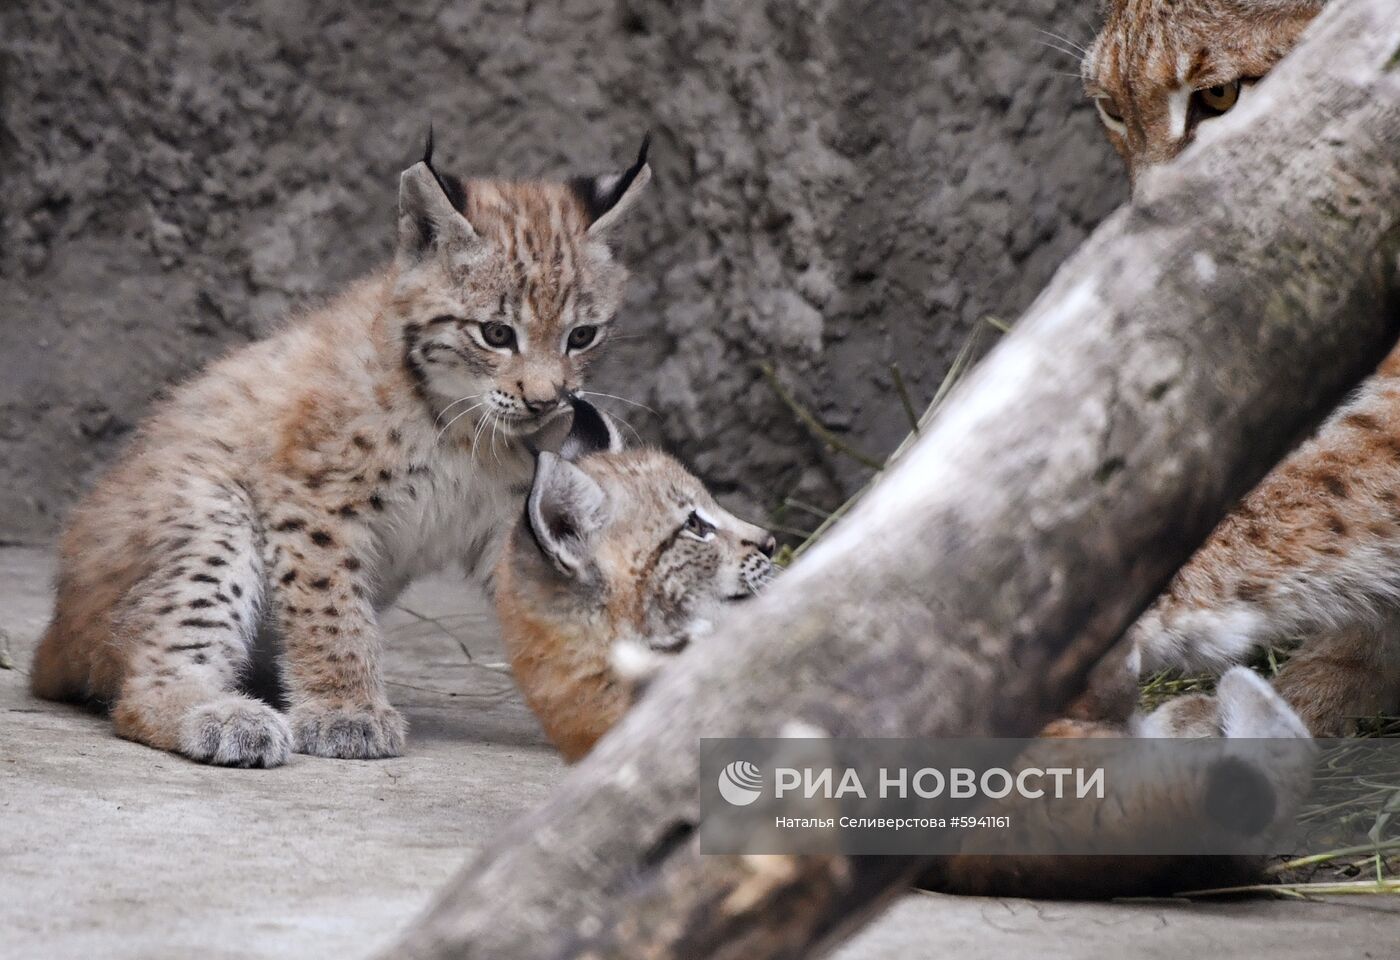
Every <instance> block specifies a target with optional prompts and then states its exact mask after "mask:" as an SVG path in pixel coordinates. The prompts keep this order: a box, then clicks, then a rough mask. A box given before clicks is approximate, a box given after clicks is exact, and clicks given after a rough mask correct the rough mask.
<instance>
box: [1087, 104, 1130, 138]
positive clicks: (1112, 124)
mask: <svg viewBox="0 0 1400 960" xmlns="http://www.w3.org/2000/svg"><path fill="white" fill-rule="evenodd" d="M1094 106H1096V107H1098V108H1099V119H1100V120H1102V121H1103V125H1104V126H1105V127H1108V129H1110V130H1112V131H1113V132H1114V133H1117V134H1125V133H1127V132H1128V124H1127V121H1125V120H1124V119H1123V111H1122V110H1120V109H1119V108H1118V102H1117V101H1116V100H1114V99H1113V98H1112V97H1106V96H1105V97H1095V98H1094Z"/></svg>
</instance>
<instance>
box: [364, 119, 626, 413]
mask: <svg viewBox="0 0 1400 960" xmlns="http://www.w3.org/2000/svg"><path fill="white" fill-rule="evenodd" d="M646 153H647V142H646V141H643V143H642V148H641V152H640V153H639V154H638V156H637V159H636V162H635V163H633V164H632V166H630V167H628V168H627V169H626V170H625V171H623V172H622V173H620V174H613V175H608V176H600V177H587V178H576V179H574V180H571V181H569V182H567V183H551V182H538V181H536V182H511V181H504V180H485V179H471V180H459V179H458V178H456V177H453V176H450V175H448V174H443V173H439V172H438V171H437V170H436V169H435V168H434V167H433V162H432V137H431V135H430V136H429V138H428V148H427V151H426V152H425V155H424V157H423V160H422V161H420V162H419V163H416V164H414V165H413V166H412V167H410V168H409V169H408V170H406V171H404V173H403V176H402V177H401V178H400V180H399V244H398V254H397V270H396V274H395V281H394V292H393V298H392V304H391V310H392V311H393V316H394V319H395V320H396V321H397V323H398V325H399V327H400V328H401V330H402V337H403V341H402V349H403V361H404V365H405V368H406V369H407V371H408V373H409V375H410V376H411V377H412V379H413V382H414V385H415V389H416V390H417V391H418V392H419V393H420V394H421V395H422V396H423V397H424V399H425V400H427V401H428V403H429V405H430V406H431V407H432V408H433V409H434V410H435V411H436V412H437V413H439V414H440V413H442V412H444V411H445V410H446V409H447V408H448V407H449V406H456V405H457V404H458V403H460V404H461V407H460V410H459V411H457V412H461V413H463V414H464V415H466V419H467V420H468V425H473V426H474V425H477V424H481V423H485V422H489V423H490V424H491V426H492V428H493V429H496V428H500V429H502V430H503V431H504V432H505V433H507V434H508V435H518V434H525V433H532V432H534V431H536V430H538V429H539V428H540V427H541V426H543V425H544V424H545V423H546V422H548V421H549V420H551V419H553V417H554V416H555V415H557V414H558V413H560V412H562V410H563V409H565V407H566V400H567V397H568V395H569V393H570V392H571V391H572V390H574V389H576V388H577V387H578V386H579V385H580V383H581V381H582V377H583V374H584V370H585V368H586V367H587V366H588V364H589V362H590V361H591V360H592V359H593V358H594V356H596V354H597V350H598V348H599V347H600V346H601V345H602V344H603V343H604V342H605V341H606V340H607V339H608V335H609V332H610V330H611V326H612V323H613V318H614V315H615V314H616V312H617V309H618V307H619V305H620V304H621V301H622V291H623V285H624V282H625V281H626V279H627V271H626V270H625V269H624V268H623V266H622V265H621V264H619V263H617V262H616V261H615V260H614V259H613V254H612V250H611V248H610V246H609V243H608V240H609V236H610V233H611V231H612V230H613V228H614V227H615V226H616V225H617V223H618V222H619V221H620V220H621V219H622V218H623V217H624V216H625V215H626V213H627V211H628V209H629V208H630V207H631V206H632V205H633V204H634V203H635V202H636V199H637V196H638V195H639V194H640V193H641V191H642V189H643V188H644V187H645V186H646V184H647V182H648V181H649V180H650V179H651V168H650V167H649V166H648V165H647V159H646Z"/></svg>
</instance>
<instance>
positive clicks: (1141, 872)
mask: <svg viewBox="0 0 1400 960" xmlns="http://www.w3.org/2000/svg"><path fill="white" fill-rule="evenodd" d="M1040 735H1041V737H1042V738H1045V739H1048V740H1063V739H1079V738H1086V737H1088V738H1105V737H1106V738H1113V739H1121V738H1124V737H1157V738H1195V737H1225V738H1252V739H1259V738H1271V739H1279V740H1300V739H1301V740H1306V739H1308V730H1307V727H1305V726H1304V725H1303V721H1302V720H1301V719H1299V717H1298V715H1297V714H1296V713H1294V712H1293V710H1292V709H1291V708H1290V707H1289V706H1288V704H1287V703H1285V702H1284V701H1283V699H1282V698H1281V697H1280V696H1279V695H1278V694H1277V693H1275V692H1274V690H1273V688H1272V687H1270V686H1269V684H1268V683H1267V682H1266V681H1265V680H1264V679H1263V678H1261V677H1260V676H1259V675H1258V674H1256V673H1254V672H1253V671H1251V670H1249V669H1247V668H1245V667H1235V668H1233V669H1231V670H1229V671H1227V672H1226V673H1225V675H1224V676H1222V677H1221V678H1220V683H1219V685H1218V686H1217V688H1216V693H1215V695H1214V696H1204V695H1201V694H1191V695H1187V696H1181V697H1176V698H1175V699H1173V700H1169V701H1168V702H1167V703H1165V704H1163V705H1162V706H1161V707H1158V708H1157V709H1156V710H1155V711H1153V712H1152V713H1150V714H1148V715H1146V716H1135V717H1133V718H1132V720H1131V721H1130V722H1129V723H1127V724H1114V723H1105V722H1082V721H1074V720H1057V721H1055V722H1054V723H1051V724H1050V725H1049V726H1047V727H1046V728H1045V729H1044V730H1043V731H1041V734H1040ZM1297 747H1298V749H1291V748H1284V749H1281V750H1278V751H1275V752H1274V756H1275V760H1276V762H1274V763H1269V764H1266V763H1264V762H1262V761H1261V758H1262V757H1264V756H1268V753H1266V752H1265V751H1264V749H1263V748H1262V746H1261V745H1256V750H1257V752H1250V753H1242V754H1240V757H1239V759H1238V760H1237V761H1234V760H1232V761H1229V762H1227V763H1222V764H1218V765H1212V766H1206V767H1204V768H1201V767H1199V766H1198V767H1197V768H1196V769H1192V770H1188V771H1186V772H1184V773H1183V774H1182V775H1181V776H1172V777H1169V778H1162V779H1158V778H1157V777H1156V776H1153V777H1151V778H1149V779H1148V780H1146V781H1145V782H1143V783H1140V784H1139V785H1138V787H1137V789H1136V790H1134V791H1130V792H1128V796H1127V798H1126V800H1125V801H1124V802H1123V803H1122V805H1121V807H1119V809H1118V813H1117V816H1105V815H1104V811H1103V810H1102V809H1100V808H1098V807H1094V806H1089V805H1086V806H1083V807H1077V808H1071V812H1082V813H1083V817H1082V818H1081V819H1080V820H1078V821H1075V820H1070V821H1064V820H1058V821H1048V820H1047V819H1046V817H1045V813H1044V811H1045V808H1044V807H1041V806H1039V805H1037V804H1036V803H1035V801H1028V800H1022V799H1017V798H1016V797H1015V796H1014V795H1013V796H1011V797H1008V798H1007V799H1005V800H1000V801H993V802H990V803H989V804H988V806H987V809H985V810H984V811H982V812H984V813H986V814H987V815H1003V816H1009V817H1011V820H1012V823H1013V828H1014V829H1017V830H1020V831H1024V832H1026V833H1028V834H1033V835H1035V836H1036V837H1037V839H1038V840H1039V841H1040V842H1045V841H1046V839H1047V838H1055V837H1064V838H1065V841H1064V842H1063V844H1062V846H1063V847H1065V848H1067V849H1073V848H1074V847H1075V845H1076V843H1075V838H1076V837H1080V838H1082V837H1085V836H1092V837H1093V838H1094V840H1095V842H1098V843H1101V844H1103V845H1104V846H1107V847H1112V846H1114V845H1115V841H1117V842H1120V843H1122V845H1123V846H1128V845H1129V843H1130V841H1131V838H1133V837H1142V836H1149V835H1158V834H1165V835H1172V834H1177V833H1180V832H1182V831H1183V830H1189V831H1192V832H1193V833H1196V834H1198V835H1199V834H1200V832H1201V831H1202V829H1204V828H1205V827H1206V825H1209V826H1210V827H1212V828H1213V829H1214V830H1215V831H1216V833H1214V834H1210V835H1211V836H1220V837H1222V838H1230V839H1242V838H1244V837H1253V836H1255V835H1273V836H1276V835H1277V831H1278V830H1279V829H1280V828H1282V827H1286V825H1287V824H1289V823H1291V821H1292V819H1293V817H1294V816H1295V814H1296V813H1297V811H1298V807H1299V805H1300V804H1301V802H1302V801H1303V799H1304V798H1305V797H1306V796H1307V793H1308V789H1309V787H1310V785H1311V779H1312V778H1311V760H1312V756H1313V754H1312V751H1311V749H1310V747H1303V745H1301V744H1299V745H1297ZM1055 756H1056V757H1057V758H1058V760H1059V761H1061V762H1063V761H1064V760H1065V757H1064V754H1063V752H1058V753H1056V754H1055ZM1032 762H1033V761H1032ZM1151 772H1152V773H1154V774H1155V772H1156V771H1151ZM1217 790H1218V791H1219V792H1218V793H1217V794H1216V795H1217V796H1219V795H1221V794H1224V795H1226V796H1228V795H1229V794H1231V793H1235V794H1237V795H1238V793H1240V792H1244V791H1256V792H1257V793H1256V794H1255V796H1256V798H1261V797H1267V798H1268V799H1267V800H1263V799H1258V802H1257V807H1267V808H1272V810H1273V811H1274V815H1273V819H1272V820H1271V821H1270V822H1269V823H1267V824H1264V823H1259V822H1248V823H1241V822H1235V821H1236V820H1237V819H1238V816H1237V815H1236V811H1235V810H1233V809H1231V807H1230V806H1229V805H1228V804H1226V805H1214V806H1213V805H1212V804H1211V801H1210V797H1211V794H1212V792H1214V791H1217ZM1257 807H1256V808H1251V809H1257ZM1266 831H1267V833H1266ZM1120 838H1121V839H1120ZM989 839H990V837H989V836H988V835H978V834H976V833H972V834H969V839H968V842H967V843H966V844H965V845H964V846H963V851H964V852H963V853H962V854H961V855H959V856H956V857H952V858H950V859H949V860H947V861H944V862H941V863H939V864H937V865H935V867H934V868H933V869H932V870H930V872H929V874H928V876H927V877H925V879H924V881H923V883H922V885H923V886H925V887H927V888H929V889H935V890H940V891H942V892H944V893H964V894H974V895H978V896H1012V897H1053V898H1057V899H1060V898H1072V899H1088V898H1100V897H1127V896H1149V895H1166V894H1173V893H1180V892H1182V891H1185V890H1190V889H1199V888H1201V887H1215V886H1224V885H1227V884H1231V883H1237V882H1240V883H1242V882H1247V881H1248V880H1250V879H1252V877H1253V875H1254V874H1256V873H1258V871H1259V869H1260V867H1261V866H1262V863H1261V860H1260V858H1257V857H1240V856H1116V857H1115V856H1065V855H1058V856H1019V857H1018V856H995V855H985V854H980V853H979V850H978V848H979V845H980V844H981V843H982V842H984V841H987V840H989ZM999 839H1000V838H999ZM990 842H993V843H995V842H997V841H996V840H991V841H990ZM1082 843H1083V840H1082V839H1080V840H1079V845H1080V846H1081V848H1082ZM1120 849H1121V847H1120Z"/></svg>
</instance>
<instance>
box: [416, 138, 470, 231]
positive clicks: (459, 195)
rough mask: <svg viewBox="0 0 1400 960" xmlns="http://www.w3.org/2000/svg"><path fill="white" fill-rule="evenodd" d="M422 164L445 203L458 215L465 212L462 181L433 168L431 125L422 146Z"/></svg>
mask: <svg viewBox="0 0 1400 960" xmlns="http://www.w3.org/2000/svg"><path fill="white" fill-rule="evenodd" d="M423 163H424V164H425V165H426V166H427V168H428V172H429V173H431V174H432V175H433V179H434V180H436V181H437V185H438V186H439V187H441V188H442V192H443V195H444V196H446V197H447V202H448V203H450V204H452V209H454V210H456V211H457V212H458V213H462V214H465V213H466V212H467V191H466V188H465V187H463V186H462V181H461V180H459V179H458V178H457V177H454V176H453V175H452V174H450V173H449V174H447V175H446V176H443V175H442V174H440V173H438V170H437V167H435V166H433V125H432V124H431V123H429V124H428V140H427V142H426V143H425V144H423Z"/></svg>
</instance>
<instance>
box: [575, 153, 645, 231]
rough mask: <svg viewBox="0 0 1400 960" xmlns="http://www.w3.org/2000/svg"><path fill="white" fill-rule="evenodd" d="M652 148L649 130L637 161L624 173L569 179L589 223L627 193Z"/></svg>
mask: <svg viewBox="0 0 1400 960" xmlns="http://www.w3.org/2000/svg"><path fill="white" fill-rule="evenodd" d="M650 150H651V131H649V130H648V131H647V132H646V133H645V134H644V135H643V136H642V146H641V148H640V149H638V150H637V159H636V161H634V162H633V164H632V166H630V167H628V168H627V169H626V170H624V171H622V173H620V174H616V175H613V174H609V175H606V176H598V177H574V178H573V179H572V180H570V181H569V187H570V188H571V189H572V190H573V191H574V194H575V195H576V196H577V197H578V198H579V200H580V201H582V203H583V206H584V209H585V210H586V211H587V213H588V222H589V223H597V222H598V221H599V220H601V219H602V218H603V216H604V215H605V214H606V213H607V212H608V211H609V210H611V209H612V208H613V207H615V206H617V204H618V202H619V201H620V200H621V199H622V198H623V197H624V196H626V195H627V191H628V190H630V189H631V187H632V184H633V183H635V182H636V180H637V177H638V176H640V175H641V172H642V170H644V169H645V168H646V165H647V153H648V152H649V151H650Z"/></svg>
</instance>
